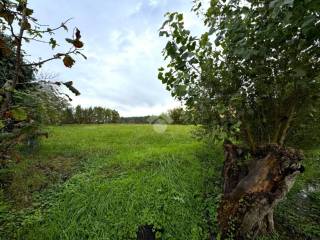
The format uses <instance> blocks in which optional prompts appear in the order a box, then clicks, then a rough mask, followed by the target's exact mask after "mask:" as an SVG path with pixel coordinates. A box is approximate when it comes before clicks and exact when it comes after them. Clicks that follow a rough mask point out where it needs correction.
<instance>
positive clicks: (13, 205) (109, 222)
mask: <svg viewBox="0 0 320 240" xmlns="http://www.w3.org/2000/svg"><path fill="white" fill-rule="evenodd" d="M47 130H48V132H49V138H48V139H43V140H42V142H41V144H40V146H38V147H37V149H36V151H35V152H34V153H28V152H26V151H25V150H24V149H20V151H21V152H22V153H23V157H22V159H20V162H19V163H18V164H16V165H14V166H12V167H11V168H9V170H7V171H9V172H7V173H5V172H3V173H1V176H4V175H6V174H7V175H9V174H10V176H12V178H11V183H10V184H8V186H6V188H7V190H8V191H7V192H8V194H4V193H1V196H0V204H1V205H0V231H1V235H0V236H1V238H2V239H52V240H53V239H77V240H78V239H110V240H117V239H136V238H137V230H138V227H139V226H142V225H152V226H153V228H154V230H155V231H156V236H157V239H181V240H182V239H183V240H184V239H191V240H203V239H208V236H209V234H210V233H214V232H215V231H216V226H215V217H216V214H217V213H216V212H217V211H216V210H217V209H216V208H217V203H218V201H219V198H220V194H219V193H220V187H221V180H220V171H221V168H222V162H223V152H222V147H221V146H220V145H217V146H215V145H213V144H208V143H204V142H200V141H197V140H196V139H195V138H194V137H193V132H194V131H195V130H196V127H193V126H179V125H170V126H168V128H167V129H166V131H165V132H163V133H158V132H157V131H155V130H154V129H153V126H151V125H121V124H118V125H69V126H57V127H49V128H48V129H47ZM308 156H309V160H306V170H307V171H306V172H305V173H304V174H302V175H301V176H300V177H299V179H298V181H297V183H296V185H295V187H294V188H293V190H292V191H291V193H290V194H289V197H288V200H287V201H286V202H285V203H283V204H281V205H280V207H279V208H278V209H277V216H278V219H280V221H281V222H279V223H278V224H277V227H278V229H279V230H280V234H281V231H283V232H288V229H289V230H290V231H292V232H293V234H292V235H295V236H297V237H300V238H297V239H303V238H301V237H304V236H305V237H306V238H305V239H308V238H307V237H310V238H309V239H318V237H320V229H319V226H318V224H317V222H319V213H320V209H319V202H320V201H319V199H320V196H319V191H318V190H317V191H313V190H312V189H313V188H316V187H318V186H315V185H313V184H314V182H313V181H315V182H316V181H318V182H319V178H320V174H319V171H317V169H318V168H317V166H318V167H319V165H320V164H319V161H314V160H313V161H311V159H312V158H318V157H319V154H317V152H311V153H310V154H309V155H308ZM27 160H28V161H27ZM311 163H312V164H313V166H311ZM308 166H310V168H309V167H308ZM310 186H312V187H313V188H311V187H310ZM303 194H304V195H303ZM292 206H296V208H292ZM309 208H311V209H312V210H309ZM298 219H299V221H298ZM298 222H299V223H298ZM293 226H294V227H293ZM290 237H291V235H290ZM274 239H286V236H281V235H279V234H278V235H275V237H274ZM291 239H294V238H292V237H291Z"/></svg>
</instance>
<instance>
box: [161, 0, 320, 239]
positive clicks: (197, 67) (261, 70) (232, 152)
mask: <svg viewBox="0 0 320 240" xmlns="http://www.w3.org/2000/svg"><path fill="white" fill-rule="evenodd" d="M194 2H195V5H194V8H193V10H194V11H195V12H196V13H197V14H198V15H202V17H203V18H204V25H205V26H206V27H207V28H206V29H207V31H206V32H204V33H203V34H202V35H201V36H192V35H191V33H190V31H189V30H187V29H186V28H185V27H184V20H183V15H182V14H179V13H168V14H167V19H166V21H165V22H164V24H163V27H162V29H161V30H160V35H161V36H166V37H169V38H170V39H169V41H168V42H167V45H166V47H165V49H164V51H163V54H164V58H165V59H166V60H168V61H169V63H168V65H167V66H166V68H160V69H159V79H160V80H161V81H162V82H163V83H164V84H166V86H167V89H168V90H170V91H171V93H172V95H173V96H175V97H177V98H178V99H180V100H182V101H183V102H185V104H186V105H187V106H188V107H189V108H190V109H193V110H194V111H195V112H197V113H198V117H199V119H200V120H201V122H202V123H204V124H205V126H207V127H208V128H210V129H214V130H215V132H216V133H217V134H219V135H221V134H224V136H226V138H229V139H236V140H237V141H239V142H241V143H242V145H243V147H239V146H236V145H234V144H232V143H231V142H230V141H226V142H225V144H224V150H225V152H226V159H225V163H224V169H223V177H224V186H223V198H222V201H221V204H220V207H219V214H218V222H219V226H220V230H221V236H222V238H223V239H226V238H228V237H231V238H235V239H246V238H250V237H251V238H254V237H256V236H257V235H258V234H261V233H265V232H273V231H274V224H273V210H274V207H275V206H276V204H277V203H278V202H279V201H280V200H282V199H283V198H284V197H285V195H286V194H287V192H288V191H289V189H290V187H291V186H292V185H293V183H294V181H295V177H296V176H297V174H298V173H299V172H300V171H302V170H303V168H302V167H301V163H300V161H301V159H302V155H301V152H300V151H298V150H294V149H290V148H288V147H287V144H286V143H287V142H290V141H288V140H294V139H287V136H288V133H289V132H290V131H291V130H294V129H298V128H300V127H301V122H302V119H305V116H306V115H310V116H311V115H312V113H314V112H319V108H317V106H318V104H319V97H320V94H319V92H320V91H319V90H320V50H319V49H320V31H319V27H320V12H319V11H320V2H319V1H310V0H287V1H284V0H266V1H261V0H245V1H242V0H241V1H240V0H231V1H224V0H212V1H210V6H209V8H208V9H203V8H202V2H201V1H198V0H196V1H194ZM289 136H291V137H294V136H295V135H289ZM300 137H301V136H300ZM248 159H250V161H248ZM234 225H236V227H234Z"/></svg>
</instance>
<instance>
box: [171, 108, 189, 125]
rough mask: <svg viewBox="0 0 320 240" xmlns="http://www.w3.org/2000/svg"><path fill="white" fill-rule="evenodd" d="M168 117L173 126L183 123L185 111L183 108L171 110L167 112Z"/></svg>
mask: <svg viewBox="0 0 320 240" xmlns="http://www.w3.org/2000/svg"><path fill="white" fill-rule="evenodd" d="M168 115H169V117H170V118H171V119H172V121H173V122H172V123H173V124H184V123H185V111H184V110H183V108H173V109H171V110H169V111H168Z"/></svg>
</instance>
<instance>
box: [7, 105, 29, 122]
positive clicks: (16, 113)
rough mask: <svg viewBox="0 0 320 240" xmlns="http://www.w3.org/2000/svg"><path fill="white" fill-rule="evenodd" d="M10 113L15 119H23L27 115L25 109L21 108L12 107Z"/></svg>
mask: <svg viewBox="0 0 320 240" xmlns="http://www.w3.org/2000/svg"><path fill="white" fill-rule="evenodd" d="M11 113H12V117H13V118H14V119H15V120H17V121H24V120H26V119H27V117H28V115H27V113H26V111H25V110H24V109H23V108H14V109H13V110H12V111H11Z"/></svg>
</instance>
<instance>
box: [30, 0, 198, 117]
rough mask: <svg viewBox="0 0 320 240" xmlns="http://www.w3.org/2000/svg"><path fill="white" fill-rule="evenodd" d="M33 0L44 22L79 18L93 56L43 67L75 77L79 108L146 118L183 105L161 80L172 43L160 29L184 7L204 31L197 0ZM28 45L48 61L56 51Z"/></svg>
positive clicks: (191, 25) (189, 24)
mask: <svg viewBox="0 0 320 240" xmlns="http://www.w3.org/2000/svg"><path fill="white" fill-rule="evenodd" d="M29 4H30V5H31V7H32V8H33V9H34V10H35V15H34V16H35V17H37V18H38V19H39V22H40V23H43V24H50V25H52V26H58V25H59V24H60V23H61V22H62V21H63V20H65V19H67V18H69V17H73V20H72V22H71V23H70V24H69V25H68V26H70V28H71V30H72V27H74V26H76V27H78V28H79V29H80V30H81V34H82V36H83V41H84V42H85V52H84V53H85V54H86V55H87V57H88V60H86V61H85V60H83V59H81V58H80V57H79V58H78V61H77V63H76V65H74V67H73V68H71V69H66V68H65V67H64V66H63V64H62V62H61V61H55V62H51V63H49V64H47V65H45V66H44V67H43V70H42V71H44V72H50V73H57V74H59V79H60V80H65V81H67V80H68V81H69V80H73V81H74V84H75V86H76V87H77V88H78V89H79V90H80V92H81V96H79V97H73V102H72V104H73V105H74V106H75V105H77V104H80V105H82V106H84V107H89V106H103V107H109V108H113V109H116V110H118V111H119V112H120V114H121V116H141V115H150V114H160V113H162V112H165V111H167V110H168V109H170V108H172V107H174V106H179V105H180V103H178V102H176V101H175V100H174V99H173V98H172V97H171V96H170V93H169V92H167V91H166V90H165V86H164V85H162V84H161V82H160V81H159V80H158V79H157V69H158V68H159V67H161V66H163V65H164V62H163V57H162V55H161V51H162V49H163V47H164V45H165V41H166V40H165V39H161V38H159V36H158V29H159V27H160V26H161V25H162V22H163V21H164V14H165V13H166V12H168V11H171V12H172V11H179V12H183V13H184V14H185V18H186V26H187V27H188V28H189V29H191V30H193V31H194V32H197V31H199V29H201V26H202V25H201V23H200V20H199V19H198V18H197V17H196V16H194V14H193V13H191V12H190V9H191V7H192V0H95V1H93V0H81V1H80V0H54V1H49V0H46V1H44V0H30V1H29ZM70 34H71V31H70V32H69V33H66V32H64V31H60V32H59V33H57V35H56V37H57V38H58V39H60V40H63V39H64V38H65V37H70ZM61 46H64V47H66V44H64V42H62V44H61ZM28 48H29V49H30V51H31V55H32V56H42V58H43V59H45V58H47V57H50V56H51V55H52V53H53V52H52V51H51V50H50V48H49V47H48V46H47V45H46V46H39V44H37V45H36V46H35V45H31V46H29V47H28ZM64 49H65V48H63V47H61V48H57V50H56V51H59V50H60V51H62V50H64Z"/></svg>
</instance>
